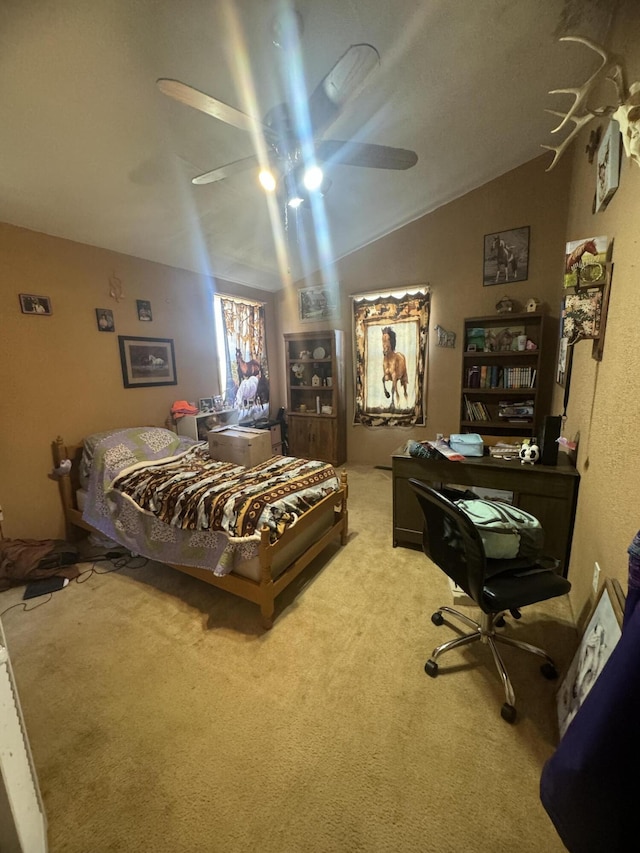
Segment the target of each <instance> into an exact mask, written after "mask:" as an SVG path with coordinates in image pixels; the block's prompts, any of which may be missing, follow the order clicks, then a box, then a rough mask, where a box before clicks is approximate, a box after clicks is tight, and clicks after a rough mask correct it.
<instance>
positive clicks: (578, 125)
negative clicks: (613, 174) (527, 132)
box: [542, 36, 640, 172]
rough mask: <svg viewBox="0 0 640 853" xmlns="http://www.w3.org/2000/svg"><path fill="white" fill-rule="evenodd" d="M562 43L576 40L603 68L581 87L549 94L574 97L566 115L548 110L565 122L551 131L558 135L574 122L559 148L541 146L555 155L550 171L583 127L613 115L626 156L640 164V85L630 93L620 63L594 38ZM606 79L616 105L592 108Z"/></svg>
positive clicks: (574, 38)
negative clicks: (596, 91) (593, 98)
mask: <svg viewBox="0 0 640 853" xmlns="http://www.w3.org/2000/svg"><path fill="white" fill-rule="evenodd" d="M560 41H573V42H578V43H579V44H584V45H586V46H587V47H588V48H590V49H591V50H593V51H595V52H596V53H597V54H598V55H599V56H600V65H599V66H598V68H596V70H595V71H594V72H593V74H592V75H591V76H590V77H589V79H588V80H587V81H586V83H583V84H582V86H579V87H575V88H573V87H572V88H568V89H552V91H551V92H549V94H550V95H573V97H574V101H573V105H572V106H571V107H570V109H569V110H568V112H566V113H562V112H559V111H557V110H545V112H548V113H551V115H554V116H559V117H560V118H561V119H562V121H561V122H560V124H559V125H558V126H557V127H555V128H554V129H553V130H552V131H551V132H552V133H558V131H560V130H562V129H563V128H564V127H565V126H566V124H567V123H568V122H572V123H573V125H574V126H573V128H572V130H571V131H570V133H569V134H568V135H567V136H566V137H565V138H564V140H563V141H562V142H561V143H560V145H543V146H542V148H546V149H547V150H548V151H553V152H554V156H553V160H552V161H551V165H550V166H549V167H548V168H547V172H550V171H551V169H553V167H554V166H555V165H556V163H557V162H558V160H559V159H560V157H562V155H563V154H564V152H565V151H566V150H567V148H568V146H569V144H570V143H571V142H572V140H573V139H574V138H575V137H576V136H577V135H578V134H579V133H580V131H581V130H582V128H583V127H586V125H588V124H589V122H590V121H592V120H593V119H594V118H603V117H604V116H610V115H613V118H615V119H616V121H618V122H619V124H620V128H621V131H622V135H623V141H624V147H625V153H626V155H627V157H631V158H632V159H633V160H635V161H636V163H638V165H640V82H638V83H632V85H631V86H630V87H629V89H628V90H627V88H626V86H625V81H624V72H623V69H622V65H621V64H620V62H619V61H618V60H617V59H615V58H614V57H612V56H611V55H610V54H609V53H608V52H607V51H606V50H605V49H604V48H603V47H601V46H600V45H599V44H596V42H594V41H591V39H588V38H583V37H582V36H564V37H563V38H561V39H560ZM604 80H608V81H609V82H611V83H612V84H613V85H614V87H615V91H616V99H615V103H614V104H604V105H603V106H600V107H594V108H590V106H589V96H590V95H591V94H592V92H593V91H594V89H595V88H596V87H597V86H599V85H600V84H601V83H602V82H603V81H604Z"/></svg>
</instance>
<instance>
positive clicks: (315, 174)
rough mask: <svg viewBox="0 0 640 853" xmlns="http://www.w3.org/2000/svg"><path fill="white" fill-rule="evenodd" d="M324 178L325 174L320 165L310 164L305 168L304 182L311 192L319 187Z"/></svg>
mask: <svg viewBox="0 0 640 853" xmlns="http://www.w3.org/2000/svg"><path fill="white" fill-rule="evenodd" d="M323 180H324V175H323V173H322V169H321V168H320V166H309V168H307V169H305V171H304V175H303V178H302V182H303V184H304V185H305V187H306V188H307V189H308V190H309V191H310V192H313V191H314V190H317V189H319V188H320V187H321V186H322V181H323Z"/></svg>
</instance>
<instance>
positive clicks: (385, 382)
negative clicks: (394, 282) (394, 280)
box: [353, 287, 430, 427]
mask: <svg viewBox="0 0 640 853" xmlns="http://www.w3.org/2000/svg"><path fill="white" fill-rule="evenodd" d="M429 309H430V294H429V291H428V288H426V287H423V288H420V289H419V290H416V291H409V292H405V291H400V292H392V293H388V292H387V293H369V294H358V295H355V296H354V297H353V331H354V338H353V340H354V365H355V381H354V390H355V404H354V424H364V425H366V426H372V427H396V426H423V425H424V423H425V399H426V387H425V382H426V375H427V370H426V362H427V334H428V329H429V313H430V311H429Z"/></svg>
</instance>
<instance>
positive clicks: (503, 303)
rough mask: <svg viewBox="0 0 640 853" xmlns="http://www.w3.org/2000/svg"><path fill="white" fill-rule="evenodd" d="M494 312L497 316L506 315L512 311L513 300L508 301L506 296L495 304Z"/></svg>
mask: <svg viewBox="0 0 640 853" xmlns="http://www.w3.org/2000/svg"><path fill="white" fill-rule="evenodd" d="M496 311H497V312H498V314H508V313H509V312H510V311H513V300H512V299H509V297H508V296H503V297H502V299H500V301H499V302H497V303H496Z"/></svg>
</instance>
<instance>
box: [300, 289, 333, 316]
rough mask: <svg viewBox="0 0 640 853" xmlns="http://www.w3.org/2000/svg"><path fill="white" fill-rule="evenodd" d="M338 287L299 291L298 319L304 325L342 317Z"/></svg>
mask: <svg viewBox="0 0 640 853" xmlns="http://www.w3.org/2000/svg"><path fill="white" fill-rule="evenodd" d="M338 298H339V297H338V289H337V287H336V288H335V289H334V288H331V287H328V286H327V285H324V284H323V285H318V286H317V287H303V288H301V289H300V290H299V291H298V317H299V319H300V321H301V322H303V323H313V322H324V321H326V320H337V319H338V318H339V316H340V306H339V302H338Z"/></svg>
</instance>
